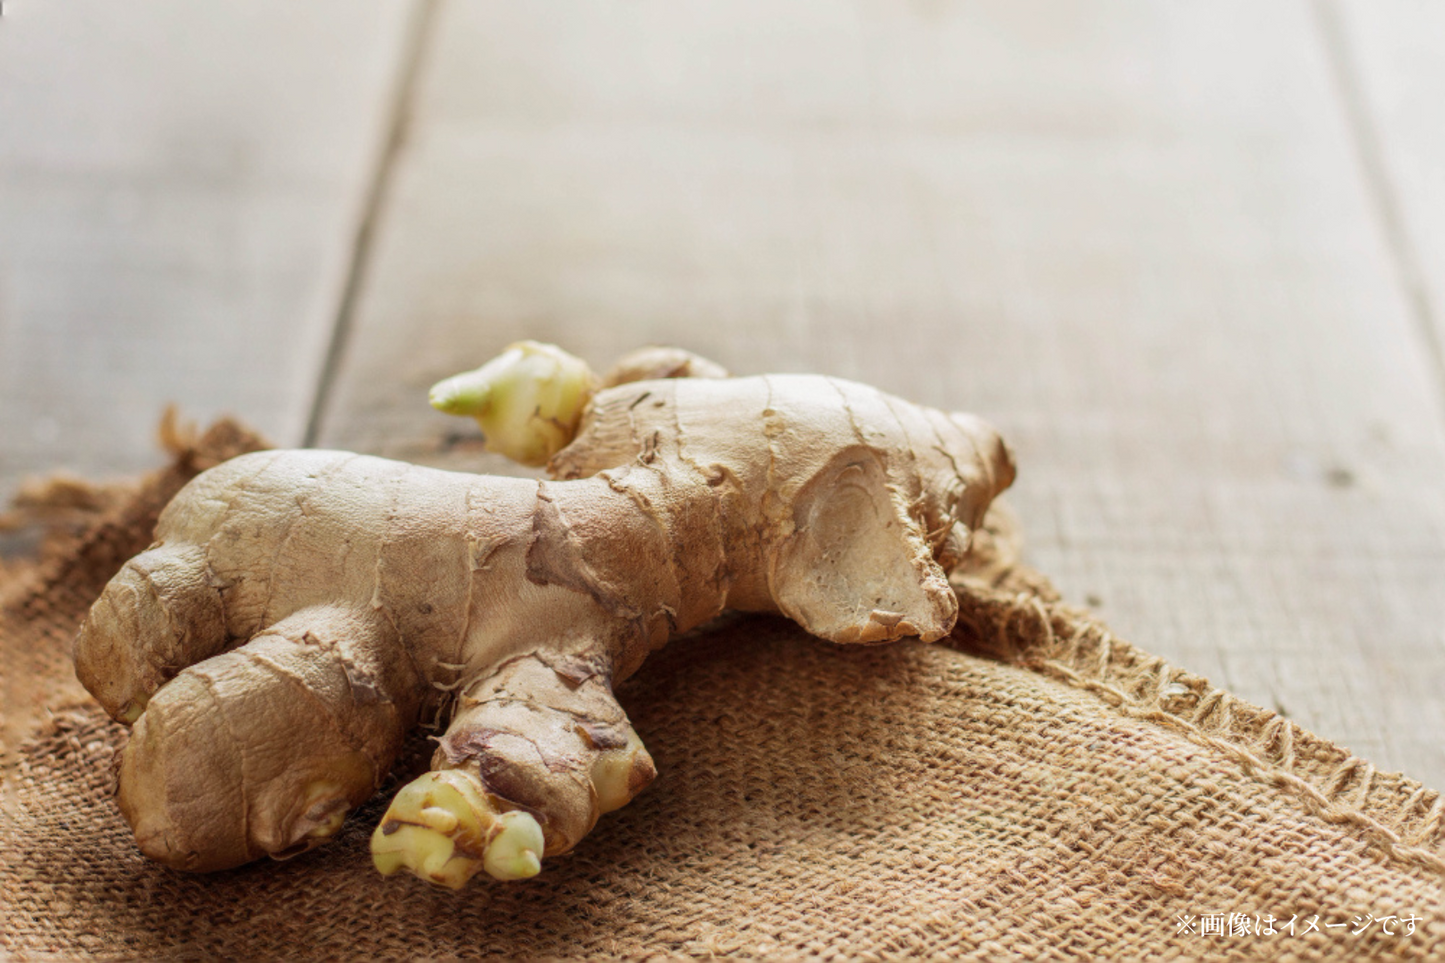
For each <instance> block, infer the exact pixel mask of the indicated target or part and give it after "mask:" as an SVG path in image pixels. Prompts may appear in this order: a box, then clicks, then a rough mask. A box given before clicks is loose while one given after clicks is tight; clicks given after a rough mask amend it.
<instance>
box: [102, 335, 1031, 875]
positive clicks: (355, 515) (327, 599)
mask: <svg viewBox="0 0 1445 963" xmlns="http://www.w3.org/2000/svg"><path fill="white" fill-rule="evenodd" d="M725 375H726V372H724V371H723V370H722V369H721V368H719V367H717V366H716V365H714V364H712V363H711V362H707V361H704V360H703V359H701V358H697V357H695V356H692V355H689V354H687V353H686V352H681V351H678V350H676V349H647V350H646V351H643V352H638V353H636V354H634V355H632V356H630V357H628V358H626V359H624V360H623V361H622V362H620V363H619V365H618V366H617V368H615V369H614V370H613V372H612V373H611V374H609V375H608V376H606V377H603V378H597V377H596V376H594V375H593V374H592V373H591V372H590V371H589V370H588V369H587V367H586V366H585V365H584V364H582V363H581V362H580V361H577V359H575V358H572V357H571V356H570V355H567V354H565V352H562V351H561V350H560V349H557V348H553V347H549V346H541V345H532V344H530V343H524V344H523V345H519V346H514V348H513V349H510V350H509V351H508V353H507V354H505V355H503V356H502V358H500V359H498V360H497V361H495V362H493V363H491V364H489V365H487V366H485V367H483V368H481V369H479V370H478V371H475V372H471V373H469V374H466V375H459V376H457V377H456V378H452V379H448V381H446V382H443V383H442V384H440V385H438V387H437V388H436V389H434V391H433V400H434V402H435V403H436V404H437V405H438V406H440V407H443V408H445V409H448V410H451V411H454V412H458V413H463V414H471V415H473V416H475V417H478V419H479V420H480V421H481V422H482V424H483V426H484V430H486V431H487V432H488V435H489V439H488V440H489V443H490V444H492V445H494V447H496V448H498V449H500V450H503V451H507V452H509V453H511V454H513V456H514V457H518V458H521V459H522V460H524V461H536V460H538V459H539V458H542V457H546V456H547V455H550V461H549V462H548V463H547V470H548V473H549V475H550V476H551V477H550V479H549V480H527V479H517V478H500V477H488V476H479V475H467V474H460V473H454V472H444V471H438V470H434V469H430V468H422V467H417V466H413V465H407V464H402V463H398V462H393V461H386V460H383V459H380V458H372V457H368V456H365V455H355V454H350V453H346V452H334V451H266V452H258V453H255V454H250V455H244V456H241V457H239V458H235V459H232V460H231V461H229V462H226V463H224V464H222V465H220V466H218V467H216V468H212V469H211V470H209V471H207V472H205V473H203V474H202V475H200V476H198V477H197V478H196V479H195V480H194V481H192V482H191V483H190V484H189V485H188V486H187V487H186V488H185V489H184V490H183V491H182V492H181V493H180V494H179V495H177V496H176V498H175V499H174V500H173V501H172V502H171V503H170V505H169V506H168V507H167V508H166V510H165V511H164V513H163V514H162V516H161V518H160V521H159V523H158V525H157V528H156V540H155V543H154V544H153V545H152V546H151V547H150V548H149V549H148V550H147V551H145V552H144V553H142V554H140V555H138V556H136V557H135V558H134V559H132V560H131V561H130V562H128V563H127V564H126V565H125V567H124V568H123V569H122V571H121V572H120V573H119V574H118V575H117V576H116V577H115V578H114V579H113V580H112V581H111V583H110V585H109V586H107V588H106V589H105V592H104V593H103V594H102V595H101V597H100V599H99V600H97V601H96V603H95V605H94V606H93V608H92V609H91V611H90V614H89V616H88V617H87V619H86V621H85V623H84V624H83V625H82V627H81V629H80V633H79V636H78V638H77V640H76V648H75V663H76V672H77V674H78V676H79V677H80V679H81V681H82V682H83V683H84V684H85V685H86V687H87V688H88V689H89V690H90V691H91V692H92V693H93V694H94V695H95V697H96V698H97V699H98V700H99V701H100V703H101V704H102V705H103V706H104V707H105V709H106V710H107V711H108V712H109V713H110V714H111V715H112V716H113V717H114V718H115V719H117V720H119V721H121V722H123V723H126V724H128V725H132V726H133V727H134V729H133V733H132V736H131V739H130V742H129V744H128V745H127V746H126V748H125V750H124V752H123V755H122V759H121V767H120V784H119V791H118V797H119V804H120V808H121V810H122V812H123V813H124V815H125V817H126V819H127V820H128V822H129V823H130V825H131V827H132V828H133V830H134V831H135V835H136V840H137V843H138V845H139V846H140V848H141V850H142V851H143V852H145V853H146V854H147V855H148V856H150V857H152V858H154V859H157V860H159V861H161V862H163V863H166V864H167V865H170V866H173V867H176V868H179V869H186V870H194V871H208V870H218V869H224V868H228V867H233V866H237V865H240V864H242V863H245V862H248V861H250V860H253V859H256V858H258V857H260V856H263V855H270V856H272V857H275V858H278V859H281V858H287V857H289V856H292V855H295V854H297V853H300V852H303V851H305V850H307V849H309V848H311V847H313V846H316V845H318V844H320V843H322V842H325V841H326V840H327V839H329V838H331V837H332V836H334V835H335V833H336V832H337V831H338V829H339V828H340V826H341V824H342V822H343V820H344V819H345V816H346V814H347V813H349V812H350V811H351V810H352V809H354V808H355V807H357V806H359V805H361V804H362V803H364V802H366V800H367V799H369V798H370V797H371V796H372V795H373V794H374V793H375V792H376V790H377V788H378V786H380V785H381V782H382V779H383V777H384V776H385V775H386V774H387V772H388V770H389V769H390V768H391V766H392V763H393V762H394V760H395V759H396V756H397V754H398V752H399V750H400V748H401V745H402V741H403V739H404V738H405V736H406V735H407V734H408V733H409V732H410V731H412V730H413V729H415V728H416V727H417V726H419V725H421V724H423V723H425V722H426V721H427V720H433V719H441V718H445V717H448V716H449V724H448V726H447V729H446V731H445V734H444V736H443V737H442V738H441V739H440V740H439V745H438V748H437V750H436V753H435V756H434V758H433V760H432V768H433V770H434V771H433V772H430V773H428V774H427V775H425V776H423V777H421V778H420V779H418V780H416V781H415V782H413V783H412V784H410V785H408V786H406V787H405V788H403V789H402V790H401V791H400V792H399V793H398V794H397V795H396V797H395V799H394V800H393V802H392V804H391V808H390V809H389V810H388V811H387V813H386V814H385V816H383V818H382V820H381V823H380V825H379V826H378V827H377V829H376V832H375V834H374V836H373V839H372V853H373V858H374V861H375V863H376V866H377V868H378V869H380V870H381V871H382V872H384V873H392V872H397V871H399V870H401V869H403V868H405V869H408V870H410V871H412V872H413V873H415V874H417V875H418V876H421V877H422V878H424V879H427V880H430V881H432V882H434V883H437V884H439V885H444V886H450V887H460V886H462V885H463V884H464V883H465V882H466V881H467V880H468V879H469V878H470V877H471V876H473V875H474V874H476V873H477V872H480V871H483V870H485V871H486V872H488V873H489V874H490V875H492V876H494V877H497V878H499V879H515V878H522V877H526V876H530V875H533V874H535V873H536V872H537V871H538V870H539V868H540V865H541V861H542V859H543V858H545V857H550V856H553V855H556V854H559V853H563V852H566V851H567V850H569V849H571V848H572V847H573V846H575V845H576V844H577V843H578V841H579V840H581V838H582V837H583V836H584V835H585V834H586V833H587V832H588V831H590V830H591V829H592V827H593V825H594V824H595V823H596V821H597V819H598V817H599V816H600V815H601V814H602V813H604V812H607V811H610V810H612V809H616V808H617V807H619V806H622V805H624V804H626V803H627V802H628V801H630V800H631V799H632V798H633V797H634V796H635V795H636V794H637V793H638V792H640V791H641V790H642V789H643V788H644V787H645V786H646V785H647V784H648V783H649V782H650V781H651V780H652V778H653V776H654V774H655V771H654V768H653V764H652V759H651V757H650V756H649V755H648V754H647V751H646V749H644V748H643V745H642V742H641V740H640V739H639V738H638V736H637V733H635V732H634V731H633V729H632V726H631V724H630V723H629V722H628V720H627V717H626V715H625V714H624V712H623V710H622V708H621V707H620V706H619V705H618V703H617V701H616V699H615V698H614V696H613V687H614V686H615V685H616V684H617V683H618V682H620V681H621V680H623V679H625V678H626V677H627V676H629V675H631V674H632V673H633V672H635V671H636V670H637V668H638V667H639V666H640V665H641V664H642V661H643V659H645V658H646V656H647V654H648V653H649V652H651V651H652V650H654V649H656V648H658V647H659V646H661V645H662V644H663V643H665V642H666V641H667V639H668V638H669V637H670V636H672V635H674V634H676V633H678V632H682V631H686V630H687V629H689V628H691V627H693V626H696V625H698V624H700V623H702V622H704V621H706V620H708V619H710V618H712V617H714V616H716V615H718V614H719V613H721V612H722V611H723V610H724V609H729V608H731V609H737V610H742V611H750V612H774V613H781V614H783V615H786V616H787V617H789V618H791V619H793V620H795V621H796V622H797V623H798V624H799V625H801V626H802V627H803V628H804V629H806V630H807V631H808V632H810V633H812V634H814V635H816V636H819V637H822V638H824V639H830V640H832V641H834V642H841V643H880V642H889V641H893V640H896V639H901V638H905V637H909V636H917V637H920V638H922V639H923V640H924V641H934V640H936V639H940V638H942V637H943V636H944V635H946V634H947V633H948V632H949V630H950V629H951V628H952V627H953V622H954V618H955V615H956V613H957V599H956V597H955V595H954V593H953V590H952V589H951V588H950V586H949V583H948V579H947V572H948V570H949V569H950V568H952V567H954V566H955V565H957V564H958V563H959V562H960V561H961V560H962V559H963V558H964V556H965V555H966V553H967V552H968V549H969V541H970V537H971V534H972V532H973V531H974V530H975V529H977V528H978V527H979V525H980V524H981V522H982V520H983V516H984V512H985V511H986V510H987V508H988V505H989V502H990V501H991V500H992V499H993V498H994V496H995V495H997V494H998V493H999V492H1000V491H1002V490H1003V489H1004V488H1006V487H1007V486H1008V484H1009V483H1010V482H1011V481H1012V479H1013V463H1012V460H1011V458H1010V456H1009V453H1008V450H1007V448H1006V447H1005V445H1004V443H1003V442H1002V440H1001V439H1000V438H999V436H998V435H997V434H996V433H995V432H994V431H993V430H992V429H991V428H989V427H988V426H987V425H985V424H984V423H983V422H982V421H980V420H978V419H977V418H974V417H972V416H970V415H963V414H947V413H944V412H941V411H936V410H933V409H930V408H925V407H921V406H918V405H913V404H910V403H907V402H904V401H900V400H899V399H897V398H893V397H890V396H889V395H886V394H884V393H882V392H880V391H877V390H874V389H872V388H869V387H865V386H863V385H859V384H854V383H851V382H847V381H841V380H838V379H833V378H826V377H821V376H810V375H771V376H763V377H750V378H731V377H726V376H725Z"/></svg>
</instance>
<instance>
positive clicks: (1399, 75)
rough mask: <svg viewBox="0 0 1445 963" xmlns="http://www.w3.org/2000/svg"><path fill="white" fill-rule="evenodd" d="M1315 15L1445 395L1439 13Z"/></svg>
mask: <svg viewBox="0 0 1445 963" xmlns="http://www.w3.org/2000/svg"><path fill="white" fill-rule="evenodd" d="M1320 9H1321V10H1322V12H1323V14H1324V18H1323V20H1324V24H1325V32H1326V37H1327V40H1328V42H1329V43H1330V44H1331V46H1332V50H1333V53H1334V56H1335V61H1336V64H1337V73H1338V76H1339V84H1340V87H1341V92H1342V99H1343V100H1344V102H1345V104H1346V107H1347V109H1348V111H1349V114H1350V119H1351V122H1352V124H1353V125H1354V126H1355V127H1356V129H1357V131H1358V141H1359V144H1360V154H1361V166H1362V167H1363V168H1365V171H1366V174H1367V176H1368V177H1369V178H1370V180H1371V182H1372V185H1373V187H1374V190H1375V194H1376V197H1377V204H1376V207H1377V210H1378V212H1379V220H1380V230H1381V231H1382V232H1383V233H1384V234H1385V236H1386V239H1387V241H1388V242H1389V244H1390V247H1391V252H1392V254H1393V255H1394V259H1395V263H1396V270H1397V271H1398V273H1399V276H1400V283H1401V285H1402V287H1404V289H1405V291H1406V293H1407V295H1408V296H1409V299H1410V305H1411V308H1412V310H1413V312H1414V314H1415V316H1416V320H1417V321H1418V322H1419V324H1420V327H1421V337H1422V340H1423V341H1424V342H1425V344H1426V345H1427V347H1428V349H1429V350H1430V352H1431V353H1432V355H1433V357H1434V358H1435V360H1436V369H1437V370H1436V376H1437V378H1438V379H1440V381H1441V383H1442V397H1445V163H1442V161H1441V158H1442V156H1445V110H1442V109H1441V105H1440V92H1441V89H1442V86H1445V6H1441V5H1440V4H1438V3H1426V2H1421V0H1379V2H1374V0H1371V2H1368V3H1365V2H1359V0H1328V2H1324V3H1322V5H1321V8H1320Z"/></svg>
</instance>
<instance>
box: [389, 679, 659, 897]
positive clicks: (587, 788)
mask: <svg viewBox="0 0 1445 963" xmlns="http://www.w3.org/2000/svg"><path fill="white" fill-rule="evenodd" d="M432 765H433V767H434V768H435V770H436V771H433V772H430V773H427V774H426V775H424V776H422V777H420V778H419V779H417V780H415V781H414V782H412V783H410V784H408V785H407V786H406V787H405V788H404V789H403V790H402V791H401V792H400V793H398V794H397V797H396V799H395V800H394V801H393V803H392V805H391V808H390V809H388V810H387V813H386V815H385V816H383V817H382V821H381V828H379V829H378V831H377V832H376V833H375V834H373V835H372V856H373V858H374V859H375V860H376V862H377V867H378V868H379V869H381V870H382V871H383V872H385V873H388V874H389V873H391V872H396V871H398V870H399V869H402V868H406V869H409V870H411V871H412V872H413V873H414V874H415V875H417V876H420V877H421V878H423V879H426V880H429V881H431V882H439V883H441V884H442V885H448V886H450V885H453V881H455V880H456V879H457V878H458V877H460V876H463V875H464V876H466V877H470V875H472V874H474V873H475V872H476V871H477V870H478V869H479V868H481V866H482V862H483V861H484V860H487V859H493V860H494V861H495V860H498V859H500V857H495V856H493V855H488V854H495V853H496V852H498V850H496V848H495V847H496V846H499V845H502V846H505V845H510V842H508V843H494V842H492V837H490V836H487V835H486V833H487V832H488V831H489V827H491V826H493V825H494V823H495V816H494V815H492V814H495V813H497V812H498V811H499V810H510V811H512V812H514V813H516V814H517V816H518V817H520V815H526V817H527V819H529V820H533V822H532V823H531V825H535V826H537V827H538V828H537V832H538V833H539V834H540V835H539V836H538V843H539V845H537V846H535V847H529V851H530V852H531V853H532V854H533V855H532V856H526V857H525V862H524V865H525V866H527V867H530V866H531V865H532V863H531V860H532V858H533V856H535V858H536V860H537V861H538V862H537V868H540V860H541V858H542V857H543V856H554V855H557V854H559V853H564V852H567V851H568V850H570V849H572V847H574V846H575V845H576V844H577V843H578V841H580V840H581V839H582V837H583V836H584V835H586V834H587V832H588V831H589V830H591V829H592V827H593V826H594V825H595V824H596V822H597V819H598V817H599V816H601V815H602V814H603V813H605V812H611V811H612V810H614V809H617V808H619V807H621V806H624V805H626V804H627V803H628V802H631V801H632V799H633V797H634V796H636V795H637V794H638V793H639V792H641V791H642V790H643V789H644V788H645V787H646V786H647V784H648V783H650V782H651V781H652V779H653V777H654V776H655V775H656V769H655V768H654V767H653V764H652V757H651V756H649V755H648V754H647V750H646V749H644V748H643V747H642V740H641V739H639V738H638V736H637V733H636V732H634V731H633V729H632V726H631V724H630V723H629V722H628V721H627V716H626V715H625V714H624V713H623V711H622V707H621V706H619V705H618V704H617V700H616V699H615V698H614V697H613V695H612V690H611V687H610V686H609V685H608V683H607V679H606V666H605V665H604V663H603V661H602V660H601V659H599V658H597V657H592V658H588V657H583V656H561V657H559V656H555V655H553V656H544V655H540V654H532V655H527V656H521V657H518V658H515V659H513V660H511V661H509V662H508V663H506V664H504V665H503V666H502V667H501V668H500V669H499V670H498V671H497V672H496V673H494V674H493V675H491V676H489V677H488V678H486V679H484V680H482V681H481V682H479V683H477V684H476V685H474V686H473V687H472V688H471V689H470V690H469V691H468V692H467V693H466V694H464V695H463V696H462V699H461V703H460V706H459V708H458V711H457V713H456V716H455V717H454V718H453V720H452V724H451V727H450V728H449V729H448V730H447V734H446V735H445V736H444V737H443V738H442V739H441V742H440V745H439V747H438V749H437V752H436V755H435V757H434V758H433V760H432ZM439 777H445V780H446V784H447V785H448V786H450V787H452V788H453V789H455V790H456V792H457V793H459V794H460V795H453V794H448V793H445V792H441V791H439V790H438V788H437V787H438V782H437V780H438V778H439ZM444 797H445V800H446V801H447V802H448V804H446V805H442V803H436V802H433V801H432V800H434V799H444ZM463 801H465V803H466V805H465V806H461V805H460V804H461V803H462V802H463ZM435 806H441V807H442V812H441V814H438V813H431V809H430V808H429V807H435ZM429 813H431V816H430V817H429V815H428V814H429ZM502 818H506V816H503V817H502ZM503 838H506V839H509V838H510V837H503ZM448 841H449V842H448ZM487 846H491V847H492V848H486V847H487ZM461 861H465V862H461ZM487 870H488V872H490V873H491V874H492V875H493V876H498V874H497V872H496V871H494V870H493V867H492V866H491V865H490V864H489V865H487ZM509 871H511V870H509ZM535 871H536V870H535V869H533V870H530V871H529V872H528V875H531V874H532V873H533V872H535ZM498 878H501V877H498ZM463 881H464V880H463ZM456 885H460V883H456Z"/></svg>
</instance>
